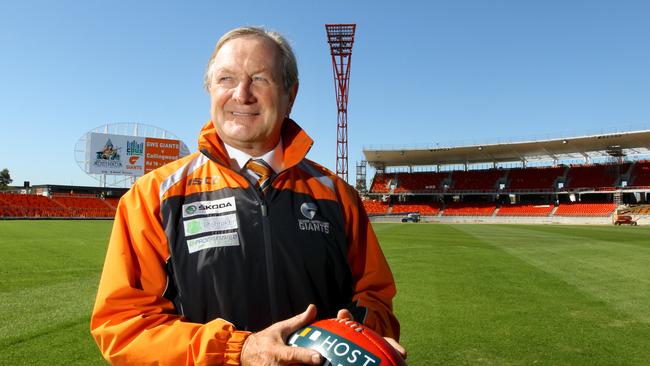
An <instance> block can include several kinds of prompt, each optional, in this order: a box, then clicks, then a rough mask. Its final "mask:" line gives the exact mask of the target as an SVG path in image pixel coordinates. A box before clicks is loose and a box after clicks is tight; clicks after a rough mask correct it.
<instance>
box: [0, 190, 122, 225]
mask: <svg viewBox="0 0 650 366" xmlns="http://www.w3.org/2000/svg"><path fill="white" fill-rule="evenodd" d="M126 190H127V189H125V188H98V187H82V186H62V185H41V186H33V187H22V188H16V187H14V188H13V189H11V190H9V191H6V192H0V219H24V218H29V219H61V218H65V219H70V218H78V219H112V218H113V217H114V216H115V210H116V208H117V202H118V200H119V197H121V196H122V195H123V194H124V193H125V192H126Z"/></svg>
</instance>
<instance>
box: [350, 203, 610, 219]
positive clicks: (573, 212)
mask: <svg viewBox="0 0 650 366" xmlns="http://www.w3.org/2000/svg"><path fill="white" fill-rule="evenodd" d="M363 204H364V207H365V209H366V212H368V214H371V215H385V214H391V213H392V214H398V213H408V212H419V213H420V214H421V215H425V216H437V215H439V214H440V213H441V212H442V216H493V215H495V212H496V216H550V215H551V214H553V216H609V215H611V214H612V213H613V212H614V210H615V209H616V204H614V203H584V202H580V203H562V204H560V205H559V206H558V207H557V209H556V210H555V212H553V209H554V208H555V206H554V205H553V204H505V205H502V206H501V207H498V208H497V206H496V204H494V203H483V202H481V203H464V202H454V203H449V204H447V205H446V207H444V208H443V207H441V206H439V205H436V204H433V203H430V204H425V203H418V204H409V203H394V204H393V205H392V206H391V205H389V204H388V203H386V202H381V201H376V200H366V201H363Z"/></svg>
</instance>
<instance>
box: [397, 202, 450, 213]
mask: <svg viewBox="0 0 650 366" xmlns="http://www.w3.org/2000/svg"><path fill="white" fill-rule="evenodd" d="M391 212H392V213H409V212H419V213H420V215H423V216H434V215H437V214H438V213H439V212H440V208H439V207H438V205H436V204H433V203H395V204H393V210H392V211H391Z"/></svg>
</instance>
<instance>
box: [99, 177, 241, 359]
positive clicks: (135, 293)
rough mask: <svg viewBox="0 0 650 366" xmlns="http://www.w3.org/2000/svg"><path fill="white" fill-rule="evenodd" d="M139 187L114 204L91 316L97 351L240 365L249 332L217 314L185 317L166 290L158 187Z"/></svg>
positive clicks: (110, 356) (165, 252)
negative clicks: (203, 319)
mask: <svg viewBox="0 0 650 366" xmlns="http://www.w3.org/2000/svg"><path fill="white" fill-rule="evenodd" d="M141 179H142V178H141ZM139 183H142V182H139ZM138 186H143V185H138V184H136V185H134V187H133V188H132V189H131V190H130V191H129V192H128V193H127V194H126V195H125V196H124V197H123V198H122V200H121V201H120V204H119V205H118V209H117V213H116V216H115V222H114V224H113V231H112V233H111V238H110V242H109V245H108V250H107V254H106V259H105V262H104V270H103V272H102V276H101V280H100V283H99V289H98V292H97V298H96V301H95V307H94V309H93V313H92V317H91V324H90V327H91V334H92V336H93V337H94V339H95V341H96V342H97V345H98V346H99V349H100V351H101V352H102V354H103V355H104V358H106V360H108V361H109V362H110V363H111V364H114V365H238V364H239V356H240V353H241V349H242V346H243V343H244V341H245V339H246V337H247V336H248V334H249V333H248V332H242V331H237V330H235V329H234V327H233V325H232V324H230V323H229V322H227V321H225V320H222V319H215V320H213V321H211V322H209V323H206V324H197V323H190V322H188V321H186V320H185V319H183V317H181V316H179V315H177V312H176V310H175V309H174V306H173V304H172V303H171V302H170V301H169V300H167V299H165V298H164V297H163V293H164V292H165V288H166V285H167V274H166V272H165V262H166V260H167V259H168V258H169V249H168V247H167V239H166V237H165V234H164V232H163V229H162V225H161V223H160V219H159V205H158V203H157V202H159V199H158V197H157V196H156V195H157V190H156V189H150V191H156V192H154V193H146V195H147V196H145V193H144V192H142V191H140V190H139V189H138ZM150 202H156V204H151V203H150Z"/></svg>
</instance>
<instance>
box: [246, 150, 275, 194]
mask: <svg viewBox="0 0 650 366" xmlns="http://www.w3.org/2000/svg"><path fill="white" fill-rule="evenodd" d="M245 167H246V169H248V170H250V171H252V172H253V173H255V175H257V189H259V190H260V192H261V193H262V195H265V194H266V191H268V189H269V187H270V186H271V176H272V175H273V169H271V167H270V166H269V164H267V163H266V162H265V161H264V160H263V159H250V160H249V161H248V162H246V165H245Z"/></svg>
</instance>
